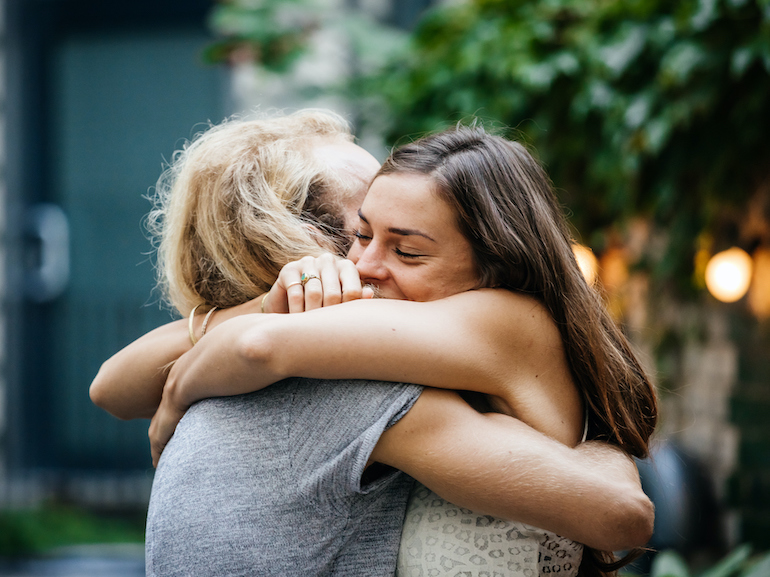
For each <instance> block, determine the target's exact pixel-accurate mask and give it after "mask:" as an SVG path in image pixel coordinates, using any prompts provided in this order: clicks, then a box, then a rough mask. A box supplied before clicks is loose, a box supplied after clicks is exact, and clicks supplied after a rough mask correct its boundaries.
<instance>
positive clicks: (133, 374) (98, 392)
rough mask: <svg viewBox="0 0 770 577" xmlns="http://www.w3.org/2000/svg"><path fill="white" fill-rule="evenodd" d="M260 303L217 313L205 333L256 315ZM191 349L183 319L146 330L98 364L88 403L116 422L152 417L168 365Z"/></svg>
mask: <svg viewBox="0 0 770 577" xmlns="http://www.w3.org/2000/svg"><path fill="white" fill-rule="evenodd" d="M260 301H261V297H260V298H257V299H254V300H253V301H249V302H248V303H244V304H242V305H239V306H237V307H232V308H230V309H225V310H221V311H217V312H216V313H215V314H214V315H213V316H212V317H211V318H210V319H209V325H208V330H209V331H210V330H212V329H213V328H214V327H216V326H217V325H219V324H221V323H223V322H224V321H226V320H228V319H231V318H234V317H236V316H238V315H242V314H249V313H254V312H259V306H260ZM203 317H204V315H202V314H200V315H196V317H195V319H194V330H195V334H200V331H201V324H202V322H203ZM191 348H192V343H191V342H190V334H189V330H188V320H187V319H182V320H178V321H174V322H171V323H168V324H165V325H163V326H161V327H158V328H157V329H155V330H152V331H150V332H149V333H147V334H146V335H144V336H142V337H140V338H138V339H137V340H135V341H134V342H133V343H131V344H130V345H128V346H126V347H125V348H123V349H121V350H120V351H118V352H117V353H115V354H114V355H113V356H112V357H110V358H109V359H107V360H106V361H105V362H104V363H103V364H102V366H101V368H100V369H99V372H98V373H97V374H96V377H94V380H93V382H92V383H91V387H90V389H89V394H90V396H91V401H93V403H94V404H95V405H97V406H98V407H100V408H102V409H104V410H105V411H107V412H108V413H110V414H112V415H113V416H115V417H118V418H119V419H126V420H127V419H139V418H144V419H150V418H152V416H153V415H154V414H155V411H156V409H157V408H158V405H159V404H160V400H161V394H162V391H163V385H164V384H165V382H166V377H167V376H168V372H169V370H170V369H171V366H172V364H173V363H174V361H176V360H177V359H178V358H179V357H181V356H182V355H183V354H184V353H186V352H187V351H189V350H190V349H191Z"/></svg>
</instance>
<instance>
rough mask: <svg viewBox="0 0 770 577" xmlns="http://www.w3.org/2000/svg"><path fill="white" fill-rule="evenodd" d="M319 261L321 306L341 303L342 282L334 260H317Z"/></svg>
mask: <svg viewBox="0 0 770 577" xmlns="http://www.w3.org/2000/svg"><path fill="white" fill-rule="evenodd" d="M319 261H321V264H322V267H323V268H321V284H322V285H323V306H325V307H329V306H332V305H338V304H340V303H341V302H342V281H341V280H340V273H339V269H338V268H337V262H336V259H331V258H328V259H319Z"/></svg>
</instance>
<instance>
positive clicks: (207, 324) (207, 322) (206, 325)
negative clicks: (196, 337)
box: [201, 307, 219, 338]
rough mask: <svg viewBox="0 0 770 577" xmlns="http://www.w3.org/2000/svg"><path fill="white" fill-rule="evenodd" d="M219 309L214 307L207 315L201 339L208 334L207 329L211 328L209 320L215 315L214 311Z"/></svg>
mask: <svg viewBox="0 0 770 577" xmlns="http://www.w3.org/2000/svg"><path fill="white" fill-rule="evenodd" d="M217 308H219V307H212V308H211V310H210V311H209V312H207V313H206V318H204V319H203V328H202V329H201V338H203V335H205V334H206V327H208V326H209V319H210V318H211V315H213V314H214V311H215V310H217Z"/></svg>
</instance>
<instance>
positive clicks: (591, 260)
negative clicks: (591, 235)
mask: <svg viewBox="0 0 770 577" xmlns="http://www.w3.org/2000/svg"><path fill="white" fill-rule="evenodd" d="M572 252H573V253H575V259H576V260H577V263H578V266H579V267H580V272H582V273H583V277H584V278H585V279H586V282H587V283H588V284H590V285H592V284H594V282H596V277H597V276H598V274H599V261H598V260H596V257H595V256H594V253H593V251H592V250H591V249H590V248H588V247H587V246H583V245H582V244H577V243H575V244H573V245H572Z"/></svg>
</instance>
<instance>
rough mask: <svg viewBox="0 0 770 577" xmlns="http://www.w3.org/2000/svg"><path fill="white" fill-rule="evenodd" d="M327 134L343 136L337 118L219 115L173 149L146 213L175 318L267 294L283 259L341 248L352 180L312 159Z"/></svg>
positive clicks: (356, 188) (314, 113) (346, 133)
mask: <svg viewBox="0 0 770 577" xmlns="http://www.w3.org/2000/svg"><path fill="white" fill-rule="evenodd" d="M319 139H324V140H322V141H319ZM329 139H332V142H333V141H334V140H335V139H336V140H338V141H339V142H352V140H353V137H352V135H351V133H350V129H349V127H348V124H347V123H346V122H345V120H344V119H342V118H341V117H340V116H338V115H336V114H334V113H332V112H327V111H321V110H304V111H300V112H296V113H294V114H291V115H287V116H273V117H264V118H260V119H257V120H249V121H246V120H240V119H236V118H232V119H228V120H226V121H225V122H223V123H222V124H219V125H216V126H211V127H209V128H208V130H206V131H204V132H202V133H201V134H198V135H197V136H196V137H195V138H193V140H192V141H191V142H189V143H187V144H186V145H185V146H184V148H183V149H182V150H178V151H177V152H176V153H175V154H174V157H173V160H172V162H171V164H170V166H169V167H168V168H167V169H166V170H165V171H164V172H163V174H162V175H161V177H160V179H159V180H158V184H157V186H156V188H155V193H154V195H153V198H152V201H153V205H154V207H153V210H152V211H151V212H150V214H149V216H148V219H147V228H148V230H149V231H150V234H151V236H152V238H153V241H154V244H155V246H156V247H157V265H156V267H157V273H158V285H159V287H160V288H161V290H162V291H163V296H164V299H165V300H166V301H167V302H168V303H169V304H170V305H171V306H173V307H174V308H176V309H177V311H179V313H180V314H182V315H183V316H184V315H187V314H188V313H189V311H190V310H191V309H192V308H193V307H194V306H195V305H198V304H206V305H210V306H218V307H229V306H233V305H237V304H240V303H243V302H246V301H247V300H250V299H253V298H255V297H256V296H258V295H260V294H262V293H264V292H265V291H267V290H268V289H269V288H270V287H271V286H272V284H273V282H274V281H275V279H276V278H277V276H278V272H279V271H280V270H281V267H282V266H283V265H285V264H286V263H288V262H290V261H292V260H297V259H299V258H301V257H303V256H306V255H318V254H320V253H321V252H322V251H333V252H337V253H342V252H344V251H345V248H346V247H345V244H346V243H347V239H346V238H345V233H344V230H343V223H344V220H343V217H342V214H343V211H342V206H343V205H344V203H345V201H346V200H347V199H349V198H351V197H352V196H353V195H355V194H357V193H358V192H360V189H361V183H360V182H349V181H348V180H347V179H345V178H344V177H343V176H341V175H340V174H339V173H338V172H336V171H335V170H334V169H332V168H329V167H328V166H327V165H326V163H323V162H320V161H319V160H318V159H316V158H315V155H314V154H313V148H314V147H315V146H318V145H319V144H323V143H328V142H329V141H330V140H329Z"/></svg>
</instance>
